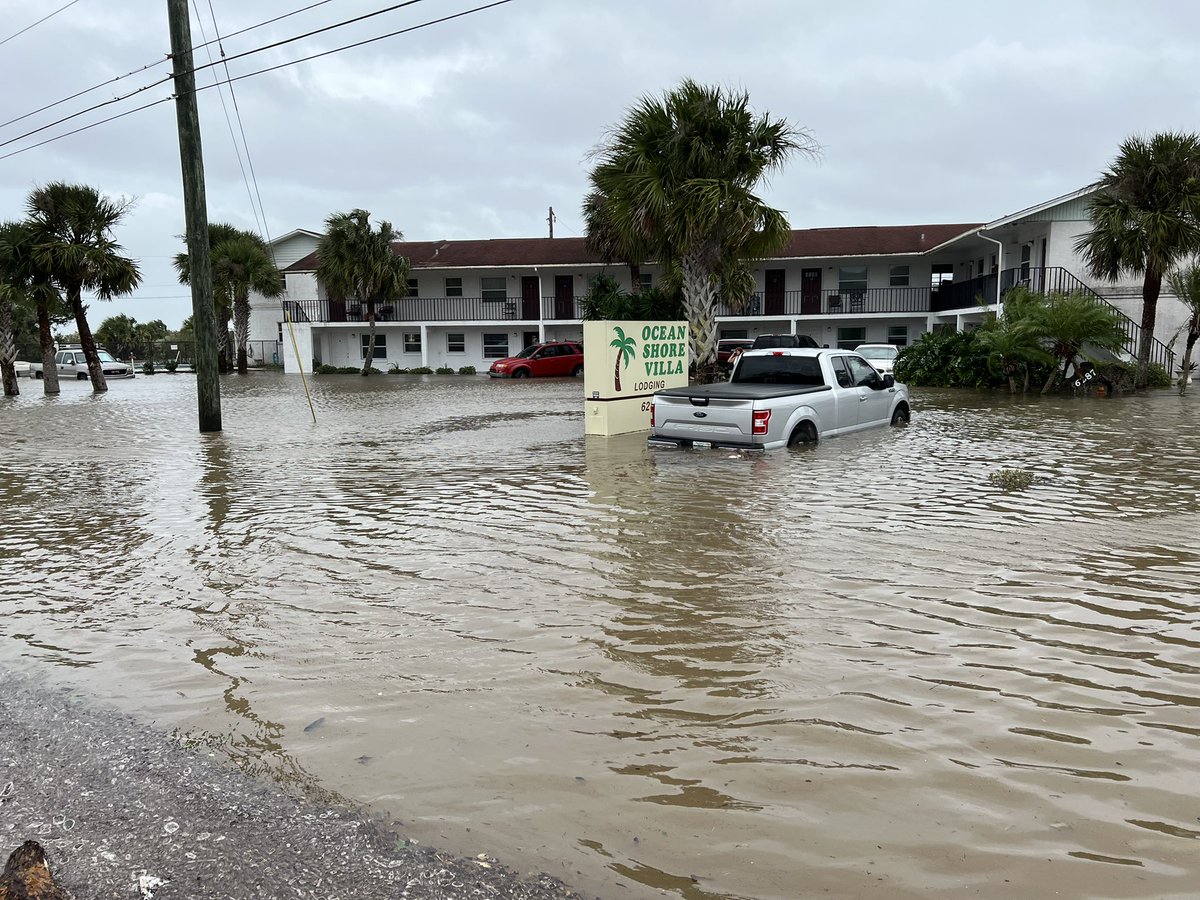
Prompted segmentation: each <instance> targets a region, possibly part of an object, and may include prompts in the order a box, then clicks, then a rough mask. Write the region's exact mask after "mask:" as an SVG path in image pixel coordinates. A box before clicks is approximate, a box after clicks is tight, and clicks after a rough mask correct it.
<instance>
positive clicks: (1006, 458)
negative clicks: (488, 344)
mask: <svg viewBox="0 0 1200 900" xmlns="http://www.w3.org/2000/svg"><path fill="white" fill-rule="evenodd" d="M21 387H22V389H24V390H25V394H24V395H22V397H20V398H19V399H18V400H16V401H5V402H3V403H0V665H3V666H7V667H9V668H13V669H17V670H20V671H25V672H32V673H36V674H39V675H40V676H41V677H43V678H45V679H46V680H48V681H52V682H56V683H58V682H62V683H67V682H69V683H75V684H80V685H84V686H86V688H87V689H88V690H89V691H91V692H93V693H94V694H96V695H98V696H99V697H101V698H103V699H105V700H108V701H111V702H113V703H115V704H116V705H118V706H120V707H122V708H124V709H127V710H129V711H131V712H135V713H137V714H139V715H141V716H144V717H145V718H146V719H148V720H154V721H155V722H157V723H158V724H159V725H161V726H165V727H167V728H178V729H180V730H181V731H185V732H189V733H190V734H191V735H192V736H193V737H194V738H196V739H199V740H206V741H208V742H210V743H211V744H212V745H213V746H214V747H220V748H224V749H225V750H227V751H228V752H229V753H231V755H232V756H233V757H234V758H235V759H236V760H237V761H238V762H239V763H240V764H241V765H243V766H244V767H246V768H247V769H248V770H250V771H252V772H255V773H260V774H265V775H267V776H269V777H272V778H276V779H278V780H280V781H282V782H284V783H287V784H288V785H290V786H292V787H293V788H296V789H301V790H306V791H314V792H319V793H323V794H326V795H337V796H340V797H344V798H346V799H348V800H350V801H352V802H355V803H363V804H368V805H370V806H372V807H374V808H376V809H379V810H383V811H386V812H388V813H390V814H391V815H393V816H395V817H396V818H397V819H398V820H399V821H401V822H402V823H403V829H404V831H405V833H406V834H408V835H410V836H411V837H413V838H415V839H417V840H419V841H421V842H423V843H433V844H437V845H441V846H444V847H446V848H448V849H451V850H454V851H456V852H459V853H464V854H466V853H470V854H474V853H481V852H486V853H490V854H494V855H496V856H498V857H500V858H501V859H502V860H503V861H505V862H507V863H509V864H510V865H512V866H514V867H516V868H518V869H520V870H532V869H542V870H545V871H548V872H550V873H552V874H555V875H558V876H559V877H561V878H563V879H564V880H566V881H568V882H570V883H572V884H574V885H576V886H578V887H579V888H581V889H582V890H584V891H585V892H586V893H587V894H589V895H599V896H602V897H616V896H620V897H630V898H641V897H650V896H661V895H662V893H663V892H665V893H666V894H667V895H668V896H676V897H680V898H686V900H715V898H792V897H807V896H819V895H830V896H837V897H886V898H930V897H934V898H959V897H965V896H972V897H987V898H1010V897H1022V898H1024V897H1052V896H1053V897H1077V898H1085V897H1086V898H1100V897H1122V898H1126V897H1127V898H1134V897H1136V898H1161V897H1180V898H1182V897H1195V896H1196V895H1197V892H1198V890H1200V888H1198V887H1197V885H1198V884H1200V799H1198V798H1197V788H1196V771H1197V769H1198V768H1200V446H1198V443H1200V396H1197V395H1196V394H1200V391H1197V392H1196V393H1195V394H1192V395H1189V396H1185V397H1182V398H1180V397H1178V396H1176V395H1175V394H1174V393H1171V392H1159V393H1153V394H1149V395H1144V396H1136V397H1127V398H1116V399H1108V400H1101V399H1095V398H1080V399H1045V400H1043V399H1038V398H1016V399H1013V398H1010V397H1008V396H1006V395H989V394H982V393H971V392H952V391H923V390H922V391H917V392H915V395H914V399H913V406H914V416H913V422H912V425H911V426H909V427H908V428H904V429H897V430H892V429H878V430H875V431H872V432H870V433H867V434H861V435H854V436H849V437H844V438H837V439H832V440H827V441H824V442H822V443H821V444H820V445H819V446H816V447H811V448H803V449H798V450H796V451H780V452H777V453H775V454H772V455H768V456H760V457H756V458H755V457H747V456H743V455H740V454H737V453H727V452H711V451H710V452H663V451H655V452H650V451H648V450H647V448H646V447H645V443H644V436H642V435H630V436H623V437H618V438H611V439H605V438H598V437H586V438H585V436H584V435H583V418H582V411H581V406H582V404H581V388H580V384H579V382H577V381H573V380H561V381H560V380H555V381H544V382H538V381H532V382H531V381H525V382H502V383H492V382H489V381H488V380H486V379H483V378H468V377H443V378H438V377H429V378H425V379H409V378H394V377H391V378H389V377H386V376H381V377H376V378H372V379H369V380H364V379H360V378H356V377H336V376H335V377H325V378H321V379H318V380H317V381H316V384H315V386H314V403H315V406H316V414H317V422H316V424H315V425H314V424H313V423H312V420H311V418H310V416H309V411H308V406H307V403H306V401H305V399H304V394H303V391H302V389H301V384H300V381H299V379H296V378H292V377H284V376H281V375H253V376H251V377H249V378H245V379H237V378H229V379H226V380H225V381H224V382H223V385H222V390H223V409H224V423H225V431H224V432H223V433H221V434H218V435H207V436H201V435H199V434H198V433H197V429H196V418H197V417H196V406H195V400H194V394H193V391H194V382H193V381H192V380H191V379H190V378H189V377H188V376H165V375H161V376H155V377H152V378H147V377H139V378H137V379H135V380H134V381H131V382H115V383H113V384H112V385H110V388H111V389H110V391H109V392H108V394H107V395H106V396H101V397H94V396H92V394H91V393H90V391H89V390H88V386H87V385H86V384H76V383H64V384H63V393H62V395H61V396H60V397H59V398H58V399H57V400H52V401H47V400H45V399H43V398H42V397H41V396H40V394H39V393H38V391H39V389H40V385H39V384H36V383H31V382H28V381H23V382H22V384H21ZM1013 467H1020V468H1024V469H1027V470H1029V471H1030V472H1033V473H1036V474H1037V475H1038V476H1039V479H1038V481H1037V483H1035V484H1034V485H1032V486H1031V487H1030V488H1028V489H1027V490H1024V491H1020V492H1014V493H1005V492H1003V491H1002V490H1000V489H999V488H998V487H996V486H994V485H992V484H991V483H989V480H988V475H989V474H990V473H992V472H995V471H997V470H999V469H1001V468H1013Z"/></svg>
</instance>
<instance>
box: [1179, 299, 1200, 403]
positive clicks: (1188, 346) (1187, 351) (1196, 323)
mask: <svg viewBox="0 0 1200 900" xmlns="http://www.w3.org/2000/svg"><path fill="white" fill-rule="evenodd" d="M1197 340H1200V317H1198V318H1195V319H1192V327H1190V328H1188V336H1187V342H1186V343H1185V344H1184V345H1183V360H1182V361H1181V362H1180V363H1179V393H1180V394H1183V393H1185V392H1186V391H1187V385H1188V381H1189V379H1190V378H1191V377H1192V350H1194V349H1195V348H1196V341H1197Z"/></svg>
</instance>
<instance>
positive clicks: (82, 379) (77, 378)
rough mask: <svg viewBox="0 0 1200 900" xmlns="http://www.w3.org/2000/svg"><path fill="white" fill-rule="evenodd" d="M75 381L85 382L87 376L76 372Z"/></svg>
mask: <svg viewBox="0 0 1200 900" xmlns="http://www.w3.org/2000/svg"><path fill="white" fill-rule="evenodd" d="M75 380H76V381H87V374H86V373H84V372H76V373H75Z"/></svg>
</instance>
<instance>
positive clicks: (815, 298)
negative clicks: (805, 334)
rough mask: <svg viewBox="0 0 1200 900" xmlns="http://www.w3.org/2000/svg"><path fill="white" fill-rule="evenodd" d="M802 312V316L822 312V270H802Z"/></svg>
mask: <svg viewBox="0 0 1200 900" xmlns="http://www.w3.org/2000/svg"><path fill="white" fill-rule="evenodd" d="M800 314H801V315H802V316H818V315H820V314H821V270H820V269H801V270H800Z"/></svg>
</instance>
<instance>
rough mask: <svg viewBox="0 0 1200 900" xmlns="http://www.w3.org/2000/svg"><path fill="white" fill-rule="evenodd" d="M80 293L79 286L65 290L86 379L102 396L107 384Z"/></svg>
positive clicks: (72, 286)
mask: <svg viewBox="0 0 1200 900" xmlns="http://www.w3.org/2000/svg"><path fill="white" fill-rule="evenodd" d="M81 293H82V292H81V290H80V287H79V285H71V286H70V287H69V288H67V299H68V300H70V301H71V311H72V312H73V313H75V327H76V328H78V329H79V346H80V347H81V348H83V358H84V359H86V360H87V367H88V377H89V378H91V379H92V390H93V391H95V392H96V393H97V394H103V393H104V392H105V391H107V390H108V382H107V381H105V380H104V372H103V370H102V369H101V368H100V354H99V353H97V352H96V339H95V338H94V337H92V327H91V326H90V325H88V320H87V313H86V312H85V311H84V309H83V297H82V296H81ZM43 374H44V373H43Z"/></svg>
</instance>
